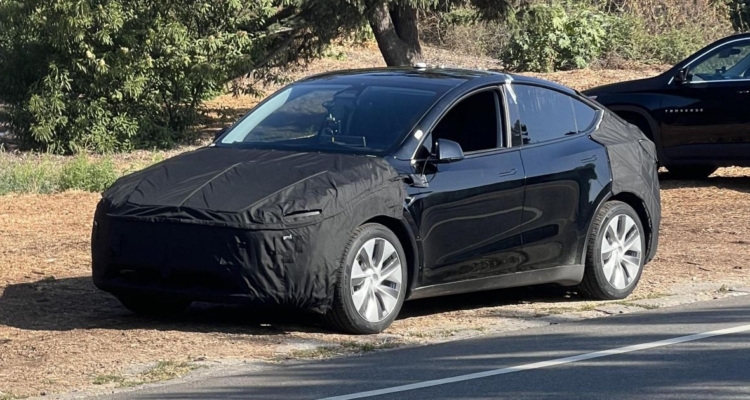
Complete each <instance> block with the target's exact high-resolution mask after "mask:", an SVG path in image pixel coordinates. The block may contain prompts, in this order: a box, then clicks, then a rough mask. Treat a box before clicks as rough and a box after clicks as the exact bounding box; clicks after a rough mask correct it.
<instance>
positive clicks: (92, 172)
mask: <svg viewBox="0 0 750 400" xmlns="http://www.w3.org/2000/svg"><path fill="white" fill-rule="evenodd" d="M117 178H118V173H117V170H116V168H115V164H114V163H113V162H112V160H111V159H109V158H103V159H101V160H97V161H92V160H90V159H89V158H88V157H86V156H84V155H79V156H76V157H75V158H74V159H73V161H70V162H68V163H67V164H65V165H64V166H63V167H62V170H61V171H60V189H61V190H83V191H87V192H102V191H104V190H105V189H106V188H108V187H109V186H110V185H112V184H113V183H114V182H115V180H116V179H117Z"/></svg>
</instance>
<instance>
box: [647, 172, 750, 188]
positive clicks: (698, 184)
mask: <svg viewBox="0 0 750 400" xmlns="http://www.w3.org/2000/svg"><path fill="white" fill-rule="evenodd" d="M659 184H660V186H661V189H662V190H669V189H680V188H686V187H689V188H711V187H715V188H716V189H722V190H733V191H737V192H742V193H750V176H714V177H711V178H708V179H702V180H696V179H675V178H674V177H673V176H671V175H670V174H669V172H660V173H659Z"/></svg>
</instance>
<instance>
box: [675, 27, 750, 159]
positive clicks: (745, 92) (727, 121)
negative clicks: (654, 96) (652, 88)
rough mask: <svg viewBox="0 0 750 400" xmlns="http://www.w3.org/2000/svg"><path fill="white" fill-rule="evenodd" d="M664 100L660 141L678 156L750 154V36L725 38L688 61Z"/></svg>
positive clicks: (707, 156) (705, 156) (745, 157)
mask: <svg viewBox="0 0 750 400" xmlns="http://www.w3.org/2000/svg"><path fill="white" fill-rule="evenodd" d="M687 68H688V75H687V80H686V81H685V82H683V83H678V82H672V84H671V85H670V87H669V89H668V90H667V93H666V94H667V95H668V96H667V97H666V98H665V102H664V104H663V111H664V119H663V125H662V137H661V140H662V145H663V147H664V153H665V154H666V155H667V157H669V158H671V159H675V160H679V159H685V158H689V159H691V160H700V159H707V160H722V159H725V160H741V159H748V158H750V39H742V40H737V41H733V42H729V43H726V44H724V45H722V46H719V47H717V48H716V49H714V50H711V51H709V52H708V53H706V54H704V55H701V56H699V57H698V58H696V60H695V61H693V62H691V63H689V64H688V66H687Z"/></svg>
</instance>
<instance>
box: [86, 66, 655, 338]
mask: <svg viewBox="0 0 750 400" xmlns="http://www.w3.org/2000/svg"><path fill="white" fill-rule="evenodd" d="M656 172H657V171H656V150H655V148H654V145H653V143H651V142H650V141H649V140H647V139H646V138H645V137H644V136H643V134H642V133H641V132H640V131H639V130H638V129H636V128H634V127H632V126H631V125H628V124H625V123H624V122H623V121H621V119H620V118H617V117H616V116H614V115H613V114H612V113H611V112H609V111H607V110H606V109H603V107H601V106H599V105H598V104H595V103H593V102H591V101H589V100H588V99H587V98H585V97H584V96H581V95H580V94H578V93H576V92H575V91H573V90H571V89H568V88H565V87H563V86H559V85H555V84H553V83H551V82H546V81H542V80H539V79H534V78H529V77H520V76H511V75H506V74H500V73H493V72H487V71H466V70H444V69H433V68H422V67H417V68H416V69H374V70H360V71H338V72H333V73H327V74H324V75H320V76H316V77H311V78H308V79H304V80H302V81H299V82H297V83H294V84H292V85H291V86H288V87H286V88H284V89H282V90H280V91H279V92H277V93H276V94H275V95H273V96H271V97H269V98H268V99H266V100H265V101H264V102H263V103H261V104H260V105H258V106H257V107H255V108H254V109H253V110H252V111H251V112H250V113H249V114H247V115H246V116H245V117H244V118H242V119H241V120H240V121H238V122H237V123H236V124H235V125H234V126H232V127H231V128H229V129H228V130H227V131H226V132H224V133H223V134H221V135H220V136H219V137H218V138H217V139H216V141H215V142H214V143H213V144H212V145H211V146H208V147H205V148H202V149H199V150H196V151H192V152H189V153H184V154H181V155H179V156H176V157H173V158H170V159H168V160H165V161H163V162H161V163H159V164H156V165H154V166H152V167H150V168H147V169H145V170H143V171H139V172H136V173H134V174H131V175H128V176H126V177H123V178H121V179H120V180H118V181H117V182H116V183H115V184H114V185H112V187H111V188H109V190H107V191H106V192H105V193H104V196H103V199H102V201H101V202H100V204H99V206H98V209H97V212H96V217H95V222H94V227H93V230H92V256H93V278H94V282H95V284H96V285H97V287H99V288H101V289H103V290H106V291H109V292H111V293H113V294H115V295H116V296H117V297H118V298H119V299H120V301H121V302H122V303H123V305H125V306H126V307H127V308H129V309H131V310H133V311H135V312H139V313H145V314H168V313H172V312H179V311H181V310H182V309H184V308H186V307H188V306H189V304H190V303H191V302H193V301H207V302H218V303H224V302H230V303H236V302H239V303H246V304H255V305H271V306H278V305H281V306H288V307H294V308H301V309H310V310H314V311H317V312H320V313H323V314H325V315H326V319H327V320H328V321H329V322H330V323H331V324H332V325H333V326H334V327H336V328H339V329H341V330H344V331H348V332H354V333H375V332H380V331H382V330H383V329H385V328H386V327H388V325H390V323H391V322H392V321H393V320H394V318H396V315H397V314H398V312H399V310H400V308H401V305H402V303H403V301H404V300H405V299H417V298H425V297H430V296H437V295H442V294H454V293H462V292H470V291H479V290H489V289H497V288H505V287H512V286H524V285H536V284H541V283H556V284H560V285H564V286H576V285H578V286H579V289H580V291H581V292H582V293H584V294H587V295H589V296H591V297H593V298H597V299H606V300H612V299H622V298H625V297H627V296H628V295H629V294H630V293H631V292H632V291H633V289H635V286H636V284H637V282H638V280H639V279H640V276H641V272H642V271H643V267H644V265H645V264H646V263H647V262H649V261H650V260H651V259H653V257H654V254H655V252H656V248H657V242H658V232H659V220H660V215H661V211H660V210H661V207H660V203H659V181H658V176H657V173H656Z"/></svg>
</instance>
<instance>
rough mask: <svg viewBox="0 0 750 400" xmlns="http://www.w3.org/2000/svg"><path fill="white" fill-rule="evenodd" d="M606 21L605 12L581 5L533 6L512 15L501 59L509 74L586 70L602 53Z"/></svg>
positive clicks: (557, 3) (555, 4) (559, 3)
mask: <svg viewBox="0 0 750 400" xmlns="http://www.w3.org/2000/svg"><path fill="white" fill-rule="evenodd" d="M607 21H608V17H607V15H605V13H604V12H602V11H600V10H599V9H597V8H595V7H593V6H588V5H586V4H584V3H576V4H572V3H561V2H553V3H551V4H549V5H547V4H532V5H530V6H528V7H524V8H522V9H521V10H520V11H519V12H518V13H517V14H516V15H515V18H514V20H513V21H512V23H511V25H510V27H511V29H512V32H513V34H512V35H511V40H510V43H509V45H508V46H507V47H506V48H505V50H504V51H503V52H502V53H501V59H502V60H503V62H504V63H505V65H506V67H507V68H509V69H512V70H522V71H538V72H549V71H555V70H560V69H574V68H585V67H586V66H588V65H589V64H590V63H591V62H592V61H594V60H596V59H598V58H599V57H600V55H601V53H602V49H603V48H604V44H605V40H606V33H607V32H606V30H605V25H606V22H607Z"/></svg>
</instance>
